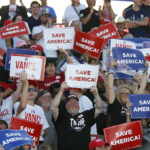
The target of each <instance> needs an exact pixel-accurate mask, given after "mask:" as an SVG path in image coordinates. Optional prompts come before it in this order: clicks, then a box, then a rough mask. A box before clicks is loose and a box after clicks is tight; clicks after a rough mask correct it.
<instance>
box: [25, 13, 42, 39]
mask: <svg viewBox="0 0 150 150" xmlns="http://www.w3.org/2000/svg"><path fill="white" fill-rule="evenodd" d="M25 21H26V22H27V23H28V26H29V28H30V31H31V34H30V35H29V37H30V39H32V30H33V28H34V27H35V26H39V25H41V19H40V17H39V19H37V20H36V19H34V18H33V16H31V17H28V18H25ZM32 40H33V39H32Z"/></svg>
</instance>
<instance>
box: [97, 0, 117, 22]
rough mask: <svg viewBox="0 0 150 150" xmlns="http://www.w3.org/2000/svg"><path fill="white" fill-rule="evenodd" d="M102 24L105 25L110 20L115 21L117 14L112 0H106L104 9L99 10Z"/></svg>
mask: <svg viewBox="0 0 150 150" xmlns="http://www.w3.org/2000/svg"><path fill="white" fill-rule="evenodd" d="M99 15H100V25H105V24H107V23H110V22H114V19H115V17H116V14H115V13H114V11H113V9H112V7H111V0H104V4H103V8H102V10H99Z"/></svg>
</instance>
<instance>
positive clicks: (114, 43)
mask: <svg viewBox="0 0 150 150" xmlns="http://www.w3.org/2000/svg"><path fill="white" fill-rule="evenodd" d="M113 47H124V48H131V49H136V43H134V42H130V41H127V40H120V39H110V40H109V49H110V50H112V48H113ZM110 56H112V52H111V53H110Z"/></svg>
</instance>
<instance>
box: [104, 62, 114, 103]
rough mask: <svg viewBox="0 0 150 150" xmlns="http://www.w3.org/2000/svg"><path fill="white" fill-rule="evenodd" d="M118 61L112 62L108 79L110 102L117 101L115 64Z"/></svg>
mask: <svg viewBox="0 0 150 150" xmlns="http://www.w3.org/2000/svg"><path fill="white" fill-rule="evenodd" d="M115 65H116V62H115V61H114V60H112V61H111V63H110V68H111V69H110V70H109V72H108V79H107V88H106V89H107V96H108V103H109V104H112V103H113V102H114V101H115V90H114V71H113V69H114V66H115Z"/></svg>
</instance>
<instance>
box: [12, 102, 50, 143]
mask: <svg viewBox="0 0 150 150" xmlns="http://www.w3.org/2000/svg"><path fill="white" fill-rule="evenodd" d="M19 104H20V102H16V103H15V105H14V110H15V115H16V113H17V109H18V106H19ZM18 117H19V118H22V119H25V120H28V121H32V122H35V123H40V124H42V125H43V128H42V130H44V129H46V128H48V127H49V124H48V122H47V119H46V117H45V114H44V111H43V109H42V107H41V106H38V105H36V104H35V105H34V106H31V105H28V104H27V105H26V108H25V109H24V110H23V111H22V112H21V113H20V114H19V116H18ZM40 141H43V137H42V136H40Z"/></svg>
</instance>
